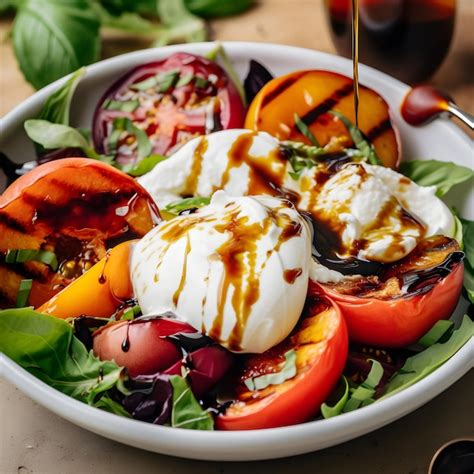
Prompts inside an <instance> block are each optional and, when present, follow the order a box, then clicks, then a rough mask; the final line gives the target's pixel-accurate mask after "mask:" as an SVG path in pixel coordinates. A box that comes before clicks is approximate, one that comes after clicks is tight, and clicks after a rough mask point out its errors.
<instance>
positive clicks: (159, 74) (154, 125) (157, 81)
mask: <svg viewBox="0 0 474 474" xmlns="http://www.w3.org/2000/svg"><path fill="white" fill-rule="evenodd" d="M244 117H245V110H244V105H243V103H242V100H241V98H240V96H239V93H238V92H237V89H236V87H235V85H234V84H233V82H232V81H231V80H230V78H229V77H228V76H227V74H226V72H225V71H224V70H223V69H222V68H221V67H220V66H219V65H217V64H216V63H215V62H213V61H210V60H208V59H206V58H203V57H201V56H196V55H193V54H189V53H175V54H173V55H171V56H170V57H168V58H167V59H165V60H162V61H156V62H152V63H148V64H143V65H141V66H138V67H136V68H134V69H132V70H131V71H130V72H128V73H127V74H125V75H124V76H123V77H121V78H120V79H118V80H117V81H116V82H115V83H114V84H113V85H112V86H111V87H110V88H109V89H108V90H107V92H106V93H105V94H104V96H103V97H102V99H101V100H100V101H99V104H98V105H97V108H96V111H95V115H94V122H93V139H94V144H95V146H96V148H97V150H99V151H100V152H101V153H106V154H107V155H114V156H115V158H116V160H117V161H118V162H119V163H121V164H127V163H131V162H134V161H135V160H136V159H137V157H138V151H139V147H138V146H139V140H137V137H136V135H135V134H134V133H133V131H132V129H131V128H130V123H131V124H133V126H135V127H138V128H139V129H140V130H143V131H144V132H145V133H146V134H147V136H148V138H149V140H150V142H151V147H152V151H151V153H155V154H161V155H169V154H171V153H172V152H173V151H175V150H176V149H177V148H178V147H180V146H181V145H183V144H184V143H185V142H187V141H188V140H190V139H191V138H193V137H195V136H197V135H204V134H207V133H210V132H213V131H217V130H223V129H227V128H239V127H241V126H242V125H243V122H244ZM122 119H127V120H129V121H130V123H129V127H128V129H127V127H125V129H124V130H122V131H121V132H120V130H119V125H120V123H121V122H120V120H122ZM121 127H122V128H124V127H123V124H122V125H121Z"/></svg>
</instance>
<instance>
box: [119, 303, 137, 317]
mask: <svg viewBox="0 0 474 474" xmlns="http://www.w3.org/2000/svg"><path fill="white" fill-rule="evenodd" d="M141 312H142V310H141V308H140V306H139V305H138V304H136V305H134V306H132V307H130V308H127V309H126V310H125V311H124V312H123V313H122V316H121V317H120V321H132V320H133V319H135V318H136V317H137V316H138V315H139V314H140V313H141Z"/></svg>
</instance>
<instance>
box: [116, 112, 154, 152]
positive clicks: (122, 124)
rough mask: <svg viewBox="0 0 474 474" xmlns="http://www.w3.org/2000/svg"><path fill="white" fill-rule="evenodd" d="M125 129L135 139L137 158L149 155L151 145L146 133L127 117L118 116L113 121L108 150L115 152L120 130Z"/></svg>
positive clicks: (120, 134)
mask: <svg viewBox="0 0 474 474" xmlns="http://www.w3.org/2000/svg"><path fill="white" fill-rule="evenodd" d="M124 131H127V132H128V133H129V134H130V135H133V136H134V137H135V139H136V140H137V147H138V153H137V154H138V159H139V160H141V159H143V158H145V157H147V156H149V155H150V153H151V150H152V145H151V142H150V139H149V138H148V135H147V134H146V132H145V131H144V130H142V129H141V128H139V127H137V126H136V125H135V124H134V123H133V122H132V121H131V120H130V119H129V118H127V117H118V118H116V119H115V120H114V122H113V131H112V133H111V134H110V137H109V141H108V146H109V152H112V153H113V152H115V151H116V150H117V147H118V142H119V140H120V138H121V136H122V132H124Z"/></svg>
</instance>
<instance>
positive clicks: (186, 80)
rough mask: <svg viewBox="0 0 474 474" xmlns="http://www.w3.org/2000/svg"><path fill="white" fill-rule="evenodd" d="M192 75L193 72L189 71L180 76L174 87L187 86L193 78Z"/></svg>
mask: <svg viewBox="0 0 474 474" xmlns="http://www.w3.org/2000/svg"><path fill="white" fill-rule="evenodd" d="M194 77H195V76H194V74H191V73H190V74H186V75H184V76H181V77H180V78H179V80H178V82H177V83H176V86H175V87H183V86H187V85H188V84H189V83H190V82H191V81H192V80H193V79H194Z"/></svg>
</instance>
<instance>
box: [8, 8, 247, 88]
mask: <svg viewBox="0 0 474 474" xmlns="http://www.w3.org/2000/svg"><path fill="white" fill-rule="evenodd" d="M252 4H253V0H67V1H64V0H3V1H2V2H1V4H0V12H3V11H7V10H16V17H15V22H14V25H13V29H12V34H11V35H12V39H13V48H14V51H15V55H16V58H17V60H18V64H19V66H20V69H21V71H22V72H23V75H24V76H25V79H26V80H27V81H28V82H30V83H31V84H32V85H33V86H34V87H35V88H36V89H39V88H41V87H44V86H45V85H47V84H49V83H50V82H53V81H54V80H56V79H59V78H60V77H63V76H65V75H67V74H69V73H71V72H73V71H75V70H76V69H78V68H80V67H81V66H85V65H87V64H91V63H93V62H95V61H97V60H99V59H100V49H101V48H100V33H101V29H102V28H109V29H114V30H120V31H123V32H126V33H129V34H131V35H139V36H144V37H147V38H150V40H151V45H152V46H163V45H166V44H169V43H174V42H179V41H183V40H184V41H186V42H193V41H205V40H206V39H207V36H208V32H207V28H206V24H205V22H204V20H203V18H205V19H207V18H214V17H221V16H228V15H234V14H238V13H241V12H243V11H245V10H247V9H248V8H250V7H251V6H252ZM158 20H159V23H158Z"/></svg>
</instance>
